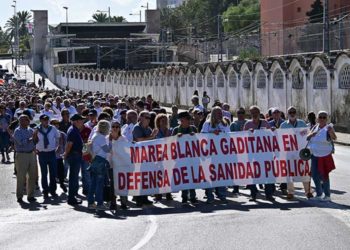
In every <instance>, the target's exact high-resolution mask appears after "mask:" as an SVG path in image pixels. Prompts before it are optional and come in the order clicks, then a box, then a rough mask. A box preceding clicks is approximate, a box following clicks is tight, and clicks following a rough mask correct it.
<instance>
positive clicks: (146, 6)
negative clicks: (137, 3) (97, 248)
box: [141, 2, 148, 10]
mask: <svg viewBox="0 0 350 250" xmlns="http://www.w3.org/2000/svg"><path fill="white" fill-rule="evenodd" d="M141 8H146V9H147V10H148V2H147V4H146V5H141Z"/></svg>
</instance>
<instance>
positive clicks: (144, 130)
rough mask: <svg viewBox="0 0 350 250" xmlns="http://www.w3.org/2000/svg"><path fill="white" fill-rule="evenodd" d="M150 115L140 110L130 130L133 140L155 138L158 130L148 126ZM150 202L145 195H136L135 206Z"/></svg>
mask: <svg viewBox="0 0 350 250" xmlns="http://www.w3.org/2000/svg"><path fill="white" fill-rule="evenodd" d="M150 119H151V115H150V113H149V112H148V111H141V113H140V116H139V122H138V123H137V124H136V125H135V126H134V128H133V130H132V135H133V140H134V141H136V142H140V141H148V140H154V139H156V136H157V134H158V132H159V130H158V129H157V128H155V129H153V131H152V129H151V128H150V126H149V123H150ZM148 204H152V201H150V200H148V198H147V196H137V197H136V206H138V207H142V205H148Z"/></svg>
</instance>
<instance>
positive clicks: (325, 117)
mask: <svg viewBox="0 0 350 250" xmlns="http://www.w3.org/2000/svg"><path fill="white" fill-rule="evenodd" d="M318 119H327V116H319V117H318Z"/></svg>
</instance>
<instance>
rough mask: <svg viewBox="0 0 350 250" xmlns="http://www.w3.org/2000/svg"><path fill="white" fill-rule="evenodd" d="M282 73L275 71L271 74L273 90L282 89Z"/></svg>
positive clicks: (278, 70)
mask: <svg viewBox="0 0 350 250" xmlns="http://www.w3.org/2000/svg"><path fill="white" fill-rule="evenodd" d="M283 78H284V77H283V73H282V71H281V70H280V69H276V70H275V72H274V73H273V88H274V89H283Z"/></svg>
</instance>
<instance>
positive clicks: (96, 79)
mask: <svg viewBox="0 0 350 250" xmlns="http://www.w3.org/2000/svg"><path fill="white" fill-rule="evenodd" d="M99 79H100V78H99V77H98V74H96V75H95V81H96V82H98V81H99Z"/></svg>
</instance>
